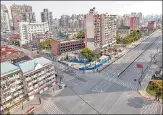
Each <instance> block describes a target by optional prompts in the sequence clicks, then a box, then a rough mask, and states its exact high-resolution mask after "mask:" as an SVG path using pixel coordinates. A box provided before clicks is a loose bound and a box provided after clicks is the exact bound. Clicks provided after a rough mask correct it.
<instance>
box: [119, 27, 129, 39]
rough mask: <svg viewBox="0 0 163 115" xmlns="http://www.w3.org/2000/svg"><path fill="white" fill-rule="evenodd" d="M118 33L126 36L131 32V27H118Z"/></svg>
mask: <svg viewBox="0 0 163 115" xmlns="http://www.w3.org/2000/svg"><path fill="white" fill-rule="evenodd" d="M117 34H119V35H120V37H122V38H124V37H126V36H128V35H129V34H130V28H118V30H117Z"/></svg>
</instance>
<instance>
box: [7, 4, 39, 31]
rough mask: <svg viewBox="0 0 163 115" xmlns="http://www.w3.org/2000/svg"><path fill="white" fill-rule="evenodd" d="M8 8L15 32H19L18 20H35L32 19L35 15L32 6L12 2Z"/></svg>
mask: <svg viewBox="0 0 163 115" xmlns="http://www.w3.org/2000/svg"><path fill="white" fill-rule="evenodd" d="M10 9H11V16H12V21H13V29H14V30H15V31H17V32H19V22H25V21H29V22H33V21H34V20H36V19H34V17H35V16H34V15H33V13H32V6H29V5H16V4H13V5H12V6H11V7H10Z"/></svg>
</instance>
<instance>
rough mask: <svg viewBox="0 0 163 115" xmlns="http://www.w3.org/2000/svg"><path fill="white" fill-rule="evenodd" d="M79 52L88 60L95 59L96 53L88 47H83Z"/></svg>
mask: <svg viewBox="0 0 163 115" xmlns="http://www.w3.org/2000/svg"><path fill="white" fill-rule="evenodd" d="M81 54H82V55H83V56H85V57H86V58H87V59H88V60H89V61H95V60H96V55H95V54H94V52H93V51H92V50H90V49H88V48H83V49H82V51H81Z"/></svg>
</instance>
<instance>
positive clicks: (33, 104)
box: [10, 84, 64, 114]
mask: <svg viewBox="0 0 163 115" xmlns="http://www.w3.org/2000/svg"><path fill="white" fill-rule="evenodd" d="M63 89H64V84H62V89H57V90H55V93H54V92H53V91H52V87H51V88H49V89H48V90H47V91H45V92H43V94H42V96H41V98H42V99H44V98H48V97H47V95H46V94H49V95H50V98H51V97H55V96H56V95H58V94H59V93H60V92H61V91H62V90H63ZM44 95H45V96H44ZM22 106H23V107H22ZM32 107H34V108H35V110H36V111H37V109H38V108H39V107H41V105H40V103H39V98H38V97H37V96H35V98H34V99H32V100H30V101H24V102H23V104H22V103H21V104H20V105H18V106H16V107H14V108H13V109H11V110H10V114H27V113H26V112H27V111H28V110H29V109H30V108H32Z"/></svg>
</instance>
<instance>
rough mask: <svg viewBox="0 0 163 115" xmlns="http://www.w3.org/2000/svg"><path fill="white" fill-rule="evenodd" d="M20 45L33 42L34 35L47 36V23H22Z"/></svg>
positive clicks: (20, 25)
mask: <svg viewBox="0 0 163 115" xmlns="http://www.w3.org/2000/svg"><path fill="white" fill-rule="evenodd" d="M19 31H20V45H23V44H27V43H29V42H30V41H32V35H33V34H45V33H46V32H47V31H49V26H48V23H47V22H41V23H28V22H20V24H19Z"/></svg>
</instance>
